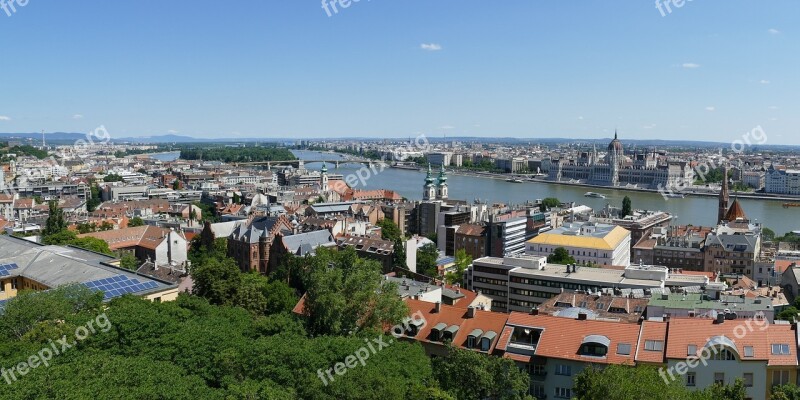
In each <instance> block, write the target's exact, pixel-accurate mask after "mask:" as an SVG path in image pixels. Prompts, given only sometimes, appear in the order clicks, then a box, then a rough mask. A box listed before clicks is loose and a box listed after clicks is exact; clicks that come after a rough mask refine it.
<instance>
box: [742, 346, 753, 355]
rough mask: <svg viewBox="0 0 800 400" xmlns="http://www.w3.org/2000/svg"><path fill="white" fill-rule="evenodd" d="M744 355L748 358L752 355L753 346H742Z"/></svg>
mask: <svg viewBox="0 0 800 400" xmlns="http://www.w3.org/2000/svg"><path fill="white" fill-rule="evenodd" d="M744 356H745V357H750V358H752V357H754V353H753V346H744Z"/></svg>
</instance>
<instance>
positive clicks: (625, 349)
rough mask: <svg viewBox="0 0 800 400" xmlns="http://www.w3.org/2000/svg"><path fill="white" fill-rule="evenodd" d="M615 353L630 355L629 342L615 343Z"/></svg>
mask: <svg viewBox="0 0 800 400" xmlns="http://www.w3.org/2000/svg"><path fill="white" fill-rule="evenodd" d="M617 354H620V355H623V356H629V355H631V345H630V344H629V343H619V344H617Z"/></svg>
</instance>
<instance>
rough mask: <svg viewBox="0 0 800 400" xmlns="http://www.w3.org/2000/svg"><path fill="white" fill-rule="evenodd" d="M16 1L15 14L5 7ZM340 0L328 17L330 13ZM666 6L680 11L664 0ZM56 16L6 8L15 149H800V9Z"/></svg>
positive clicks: (455, 5) (365, 4) (50, 4)
mask: <svg viewBox="0 0 800 400" xmlns="http://www.w3.org/2000/svg"><path fill="white" fill-rule="evenodd" d="M6 1H10V0H6ZM328 1H329V2H330V1H331V0H328ZM662 1H664V0H662ZM337 9H338V12H337V13H333V12H331V16H328V14H327V13H326V12H325V10H324V9H323V8H322V6H321V3H320V1H317V0H308V1H306V0H266V1H255V0H252V1H234V2H223V1H204V0H195V1H188V0H174V1H124V0H115V1H99V0H98V1H68V2H67V1H58V2H56V1H44V0H29V3H28V4H27V5H26V6H24V7H20V6H17V7H16V12H13V13H12V14H11V16H8V15H7V14H6V13H5V12H4V11H2V10H0V37H2V38H3V39H2V41H0V63H1V65H2V78H0V132H38V131H40V130H45V131H48V132H49V131H71V132H72V131H75V132H86V131H90V130H92V129H94V128H96V127H97V126H99V125H101V124H102V125H104V126H106V128H107V129H108V130H109V132H110V133H111V135H112V136H114V137H123V136H147V135H160V134H167V133H177V134H180V135H188V136H195V137H205V138H216V137H224V138H232V137H270V138H300V137H341V136H368V137H408V136H411V135H416V134H419V133H425V134H427V135H432V136H443V135H447V136H457V135H468V136H512V137H526V138H536V137H573V138H603V137H609V136H610V135H612V134H613V130H614V128H617V129H619V131H620V135H621V136H622V138H626V137H628V138H660V139H696V140H719V141H725V142H729V141H733V140H736V139H739V138H741V136H742V135H743V134H744V133H745V132H748V131H750V130H751V129H753V128H754V127H756V126H758V125H761V126H762V127H763V128H764V130H765V131H766V132H767V135H768V138H769V140H768V143H769V144H800V135H798V133H799V131H800V130H799V129H798V127H800V96H798V94H800V82H799V81H798V71H800V41H798V30H797V29H798V24H797V21H798V17H800V2H798V1H795V0H774V1H763V0H760V1H755V0H754V1H740V0H730V1H724V2H722V1H708V0H695V1H691V2H686V3H685V4H684V5H683V6H682V7H680V8H678V7H675V6H674V5H673V6H672V7H671V9H672V12H671V13H667V12H666V10H665V15H664V16H662V14H661V13H660V12H659V11H658V9H657V8H656V7H655V4H654V2H653V1H650V0H641V1H624V2H623V1H578V0H575V1H565V0H558V1H555V0H553V1H530V0H526V1H523V0H519V1H517V0H509V1H502V2H499V1H498V2H488V1H463V0H462V1H455V0H436V1H429V0H427V1H423V0H403V1H399V0H361V1H360V2H355V3H352V4H351V5H350V7H348V8H342V7H341V6H338V7H337Z"/></svg>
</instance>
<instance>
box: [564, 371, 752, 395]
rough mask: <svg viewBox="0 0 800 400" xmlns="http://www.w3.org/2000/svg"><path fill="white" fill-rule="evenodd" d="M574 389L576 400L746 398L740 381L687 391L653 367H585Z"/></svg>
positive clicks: (680, 383) (677, 380)
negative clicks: (664, 377)
mask: <svg viewBox="0 0 800 400" xmlns="http://www.w3.org/2000/svg"><path fill="white" fill-rule="evenodd" d="M573 390H574V392H573V395H574V396H575V398H576V399H578V400H630V399H648V400H745V397H746V395H747V394H746V391H745V388H744V384H743V382H742V381H741V380H737V381H736V383H735V384H733V385H725V386H722V385H715V386H712V387H710V388H707V389H705V390H690V389H687V388H686V387H685V386H684V384H683V382H682V381H681V380H680V379H676V380H673V381H670V382H669V384H667V383H666V382H665V381H664V380H663V379H662V377H661V375H659V371H658V369H657V368H655V367H651V366H636V367H630V366H625V365H609V366H607V367H605V368H602V369H600V368H586V369H584V370H583V371H581V372H580V373H579V374H578V375H577V376H576V377H575V387H574V389H573Z"/></svg>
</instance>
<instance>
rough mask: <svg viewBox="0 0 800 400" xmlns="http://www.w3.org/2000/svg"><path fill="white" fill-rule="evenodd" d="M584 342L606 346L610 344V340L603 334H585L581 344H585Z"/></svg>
mask: <svg viewBox="0 0 800 400" xmlns="http://www.w3.org/2000/svg"><path fill="white" fill-rule="evenodd" d="M586 343H599V344H602V345H603V346H606V347H609V346H611V340H609V339H608V337H607V336H603V335H589V336H586V337H585V338H583V342H581V344H586Z"/></svg>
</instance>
